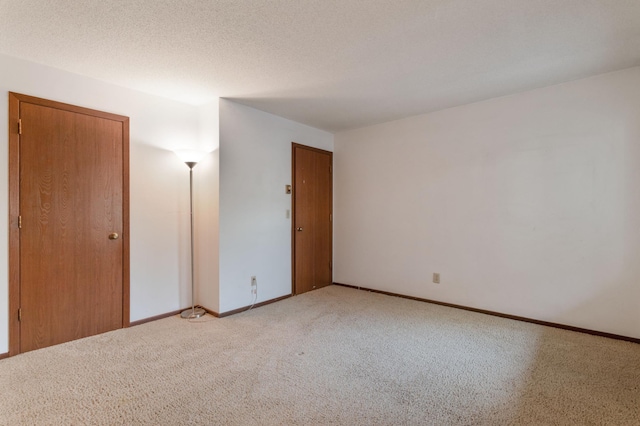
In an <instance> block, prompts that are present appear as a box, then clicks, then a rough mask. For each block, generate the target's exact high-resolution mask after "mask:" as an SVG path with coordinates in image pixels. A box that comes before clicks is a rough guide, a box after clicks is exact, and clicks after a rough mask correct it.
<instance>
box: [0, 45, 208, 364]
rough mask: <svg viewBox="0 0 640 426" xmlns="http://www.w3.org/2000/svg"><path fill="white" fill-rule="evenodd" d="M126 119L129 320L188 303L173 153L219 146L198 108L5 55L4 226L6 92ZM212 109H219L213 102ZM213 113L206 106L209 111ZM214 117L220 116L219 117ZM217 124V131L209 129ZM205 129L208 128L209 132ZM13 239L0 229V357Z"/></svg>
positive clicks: (184, 189) (1, 99) (181, 172)
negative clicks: (128, 185) (129, 265)
mask: <svg viewBox="0 0 640 426" xmlns="http://www.w3.org/2000/svg"><path fill="white" fill-rule="evenodd" d="M9 91H13V92H18V93H23V94H27V95H32V96H37V97H42V98H47V99H52V100H56V101H60V102H66V103H71V104H75V105H79V106H84V107H88V108H94V109H98V110H102V111H107V112H112V113H116V114H122V115H126V116H129V117H130V118H131V122H130V138H131V147H130V153H131V156H130V160H131V168H130V185H131V320H132V321H136V320H138V319H142V318H147V317H150V316H154V315H158V314H163V313H166V312H170V311H173V310H177V309H180V308H183V307H186V306H188V305H189V304H190V303H191V299H190V281H189V274H190V271H189V267H188V265H189V263H188V261H189V239H188V238H189V174H188V168H187V167H186V166H185V165H184V164H183V163H181V162H180V160H178V158H177V157H176V156H175V155H174V154H173V153H172V152H171V151H170V150H172V149H177V148H198V147H206V146H210V147H211V149H213V148H214V147H215V143H213V142H212V141H211V138H209V140H206V138H204V139H203V137H204V136H203V135H207V134H209V135H216V136H217V128H216V126H217V124H216V122H215V120H214V121H213V122H212V123H208V122H204V123H203V122H202V116H203V114H207V107H203V108H200V109H198V108H196V107H193V106H189V105H186V104H181V103H178V102H174V101H170V100H166V99H163V98H159V97H155V96H150V95H146V94H142V93H139V92H136V91H133V90H129V89H125V88H122V87H118V86H113V85H110V84H106V83H104V82H101V81H97V80H93V79H90V78H86V77H83V76H79V75H75V74H71V73H68V72H64V71H60V70H57V69H53V68H49V67H45V66H42V65H38V64H34V63H32V62H27V61H23V60H20V59H16V58H12V57H8V56H4V55H0V117H4V118H1V119H0V135H2V137H1V139H0V140H1V143H0V144H1V145H0V199H2V200H4V201H3V202H2V203H0V223H3V224H7V223H8V216H7V207H8V206H7V199H8V194H7V189H8V182H7V175H8V169H7V161H8V159H7V154H8V147H7V143H8V142H7V134H8V129H7V119H6V117H8V111H7V109H8V101H7V99H8V94H7V93H8V92H9ZM210 108H214V109H215V108H216V106H215V105H214V106H213V107H210ZM210 112H211V110H210V109H209V113H210ZM213 117H217V113H214V115H213ZM212 126H213V130H212V129H211V127H212ZM207 127H208V128H209V129H208V130H207ZM7 247H8V234H7V227H6V226H0V264H2V265H3V266H2V271H3V272H2V273H1V274H0V353H4V352H7V351H8V266H7V265H8V257H7V256H8V255H7Z"/></svg>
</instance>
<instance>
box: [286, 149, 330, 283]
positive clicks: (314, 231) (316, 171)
mask: <svg viewBox="0 0 640 426" xmlns="http://www.w3.org/2000/svg"><path fill="white" fill-rule="evenodd" d="M293 159H294V161H293V163H294V172H293V174H294V185H293V190H294V220H293V225H294V230H293V245H294V248H293V253H294V260H293V264H294V268H293V269H294V293H296V294H300V293H304V292H307V291H310V290H313V289H315V288H320V287H324V286H326V285H329V284H331V282H332V273H331V259H332V224H331V213H332V211H331V210H332V186H333V183H332V173H331V164H332V154H331V153H330V152H327V151H322V150H318V149H314V148H308V147H304V146H301V145H297V144H294V146H293ZM300 228H301V229H302V230H301V231H300V230H299V229H300Z"/></svg>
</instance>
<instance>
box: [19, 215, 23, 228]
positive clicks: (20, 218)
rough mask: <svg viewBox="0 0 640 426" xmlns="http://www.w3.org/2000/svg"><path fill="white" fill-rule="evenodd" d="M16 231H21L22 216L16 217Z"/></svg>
mask: <svg viewBox="0 0 640 426" xmlns="http://www.w3.org/2000/svg"><path fill="white" fill-rule="evenodd" d="M18 229H22V216H18Z"/></svg>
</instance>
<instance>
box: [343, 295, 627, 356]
mask: <svg viewBox="0 0 640 426" xmlns="http://www.w3.org/2000/svg"><path fill="white" fill-rule="evenodd" d="M333 284H334V285H339V286H342V287H349V288H355V289H356V290H364V291H370V292H372V293H380V294H385V295H387V296H394V297H401V298H403V299H410V300H417V301H418V302H426V303H432V304H434V305H441V306H447V307H449V308H456V309H463V310H465V311H471V312H478V313H480V314H485V315H493V316H495V317H501V318H507V319H512V320H516V321H522V322H529V323H532V324H538V325H544V326H547V327H553V328H560V329H563V330H569V331H575V332H578V333H585V334H591V335H594V336H600V337H607V338H609V339H616V340H624V341H627V342H631V343H638V344H640V339H637V338H635V337H629V336H622V335H620V334H613V333H606V332H603V331H596V330H590V329H588V328H580V327H574V326H572V325H565V324H558V323H555V322H549V321H541V320H537V319H533V318H527V317H520V316H517V315H510V314H504V313H502V312H495V311H488V310H486V309H478V308H472V307H469V306H463V305H456V304H453V303H447V302H439V301H437V300H431V299H423V298H421V297H414V296H407V295H404V294H399V293H391V292H389V291H382V290H374V289H371V288H366V287H359V286H355V285H350V284H342V283H333Z"/></svg>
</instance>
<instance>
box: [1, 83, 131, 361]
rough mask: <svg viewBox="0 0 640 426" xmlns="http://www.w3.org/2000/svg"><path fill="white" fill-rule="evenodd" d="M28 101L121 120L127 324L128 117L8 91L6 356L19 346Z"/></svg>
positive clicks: (125, 321) (126, 312) (126, 321)
mask: <svg viewBox="0 0 640 426" xmlns="http://www.w3.org/2000/svg"><path fill="white" fill-rule="evenodd" d="M21 102H25V103H30V104H35V105H40V106H44V107H51V108H56V109H61V110H64V111H69V112H73V113H78V114H85V115H90V116H93V117H99V118H104V119H107V120H112V121H118V122H121V123H122V175H123V176H122V230H123V232H122V234H123V235H122V328H125V327H129V325H130V318H129V312H130V307H129V305H130V292H129V284H130V282H129V281H130V278H129V275H130V273H129V272H130V264H129V117H125V116H122V115H117V114H111V113H108V112H103V111H97V110H93V109H89V108H83V107H79V106H75V105H70V104H65V103H61V102H55V101H50V100H47V99H42V98H37V97H34V96H28V95H22V94H19V93H13V92H9V356H13V355H17V354H19V353H20V352H21V348H20V321H19V318H18V315H19V309H20V230H19V228H18V216H19V215H20V122H19V119H20V103H21Z"/></svg>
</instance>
